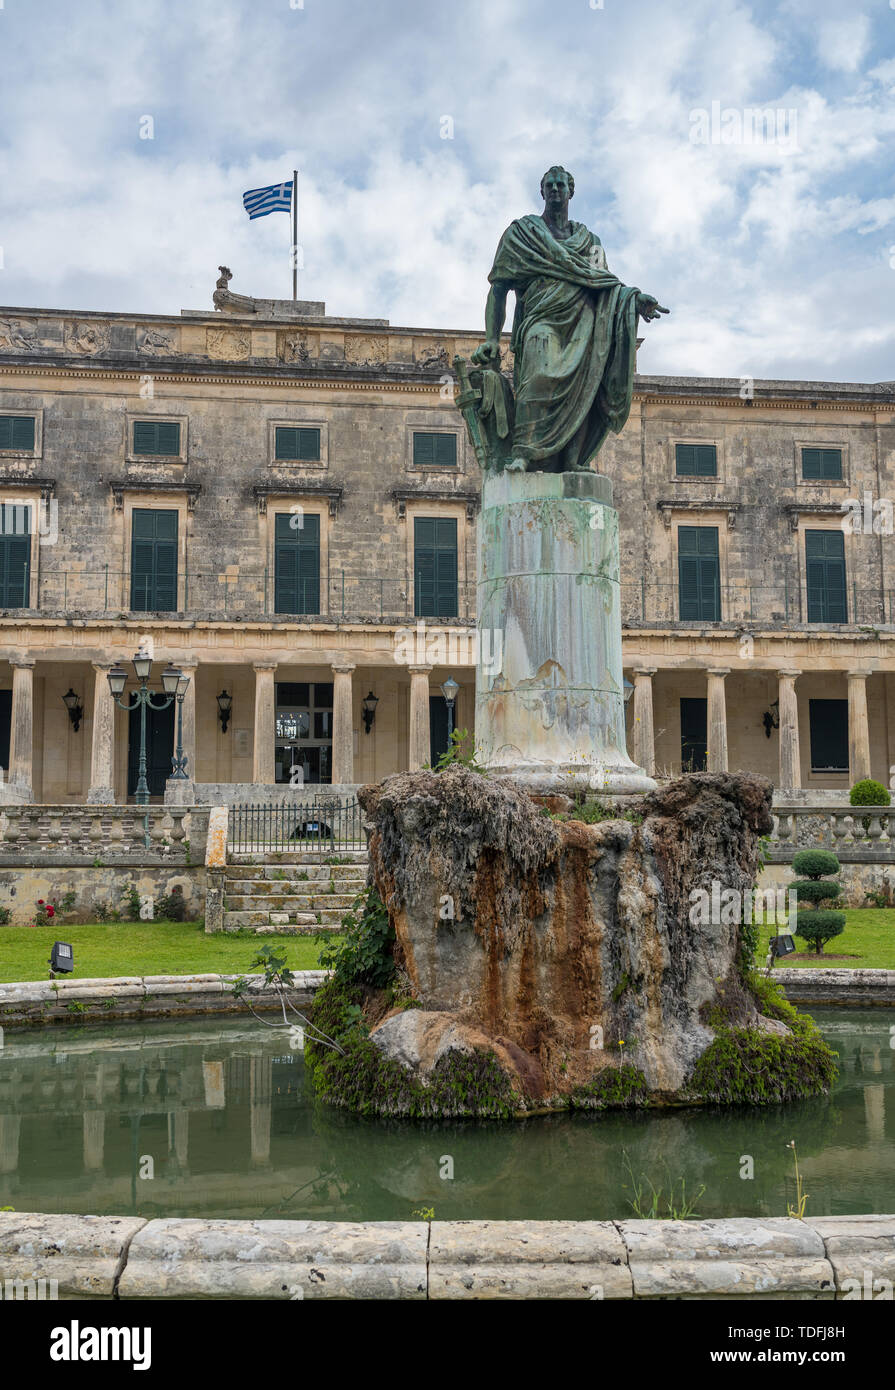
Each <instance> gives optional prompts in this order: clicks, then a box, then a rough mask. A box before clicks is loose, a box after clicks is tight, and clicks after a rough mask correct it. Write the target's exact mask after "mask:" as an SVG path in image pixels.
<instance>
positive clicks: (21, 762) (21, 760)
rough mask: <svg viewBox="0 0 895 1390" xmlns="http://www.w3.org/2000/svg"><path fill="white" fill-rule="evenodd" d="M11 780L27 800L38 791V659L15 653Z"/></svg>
mask: <svg viewBox="0 0 895 1390" xmlns="http://www.w3.org/2000/svg"><path fill="white" fill-rule="evenodd" d="M11 665H12V724H11V729H12V733H11V738H10V750H9V780H10V783H11V784H12V785H13V786H14V787H15V788H16V790H17V792H18V794H19V796H20V797H21V798H22V800H23V801H30V800H31V799H32V797H33V795H34V773H33V768H32V760H33V755H34V661H33V660H31V659H30V658H28V657H13V659H12V662H11Z"/></svg>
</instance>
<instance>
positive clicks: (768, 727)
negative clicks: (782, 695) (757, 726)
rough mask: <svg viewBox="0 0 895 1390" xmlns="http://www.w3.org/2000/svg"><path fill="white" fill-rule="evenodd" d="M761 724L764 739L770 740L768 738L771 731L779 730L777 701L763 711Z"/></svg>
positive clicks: (778, 706) (778, 703)
mask: <svg viewBox="0 0 895 1390" xmlns="http://www.w3.org/2000/svg"><path fill="white" fill-rule="evenodd" d="M761 722H762V724H763V725H764V731H765V737H766V738H770V737H771V731H772V730H773V729H779V728H780V701H779V700H775V701H774V703H773V704H772V705H771V707H770V709H766V710H765V712H764V714H763V715H762V716H761Z"/></svg>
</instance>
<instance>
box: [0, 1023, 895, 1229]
mask: <svg viewBox="0 0 895 1390" xmlns="http://www.w3.org/2000/svg"><path fill="white" fill-rule="evenodd" d="M815 1016H816V1018H817V1020H818V1022H819V1024H820V1025H821V1028H822V1031H823V1033H824V1036H825V1037H826V1038H827V1039H828V1041H829V1042H830V1043H831V1045H832V1046H833V1047H835V1048H836V1049H837V1050H838V1052H839V1054H840V1078H839V1082H838V1085H837V1088H836V1090H835V1092H834V1094H833V1095H832V1096H831V1097H830V1098H829V1099H822V1100H811V1101H802V1102H799V1103H798V1104H794V1105H789V1106H778V1107H774V1108H771V1109H747V1110H735V1111H734V1110H727V1111H725V1110H711V1111H705V1110H671V1111H667V1112H661V1113H657V1112H652V1113H634V1114H612V1113H609V1114H604V1115H596V1116H594V1115H575V1116H565V1115H564V1116H556V1117H547V1118H538V1119H531V1120H527V1121H523V1122H517V1123H507V1124H493V1123H491V1124H489V1123H486V1122H451V1123H443V1124H435V1123H429V1124H414V1123H410V1122H407V1121H395V1122H386V1121H382V1120H369V1119H361V1118H358V1117H356V1116H352V1115H346V1114H344V1113H343V1112H341V1111H337V1110H334V1109H332V1108H331V1107H328V1106H323V1105H320V1104H319V1103H318V1102H316V1101H315V1100H314V1098H313V1097H312V1096H310V1095H309V1094H308V1092H307V1089H306V1086H305V1075H304V1065H303V1062H302V1059H301V1057H300V1056H293V1055H289V1054H283V1053H280V1052H279V1051H278V1049H281V1048H284V1047H285V1046H286V1045H287V1043H286V1039H287V1038H288V1034H287V1033H285V1032H283V1033H282V1034H281V1033H279V1032H272V1031H271V1030H270V1029H268V1028H266V1027H264V1026H263V1025H262V1024H260V1023H259V1024H256V1023H255V1022H254V1021H243V1020H239V1021H232V1022H225V1023H223V1024H222V1023H220V1022H218V1021H202V1022H193V1021H186V1022H181V1023H161V1022H159V1023H152V1024H144V1025H141V1024H118V1025H114V1026H110V1027H106V1028H89V1027H85V1028H80V1029H77V1030H70V1029H66V1030H65V1031H62V1030H61V1029H60V1030H54V1031H53V1032H47V1033H42V1034H40V1035H35V1034H31V1033H24V1032H23V1033H12V1034H10V1033H7V1035H6V1047H5V1048H4V1049H3V1050H2V1051H0V1206H12V1207H14V1208H15V1209H16V1210H18V1211H57V1212H59V1211H67V1212H94V1213H97V1212H100V1213H127V1212H137V1213H140V1214H141V1215H144V1216H161V1215H164V1216H199V1215H204V1216H222V1217H275V1216H285V1217H293V1218H298V1217H303V1218H311V1219H318V1220H333V1219H335V1220H340V1219H343V1220H349V1219H353V1220H358V1219H365V1220H399V1219H401V1220H403V1219H407V1218H408V1217H409V1216H410V1215H411V1213H412V1212H413V1210H414V1209H415V1208H417V1207H420V1206H433V1207H434V1208H435V1211H436V1215H437V1216H438V1217H439V1218H442V1219H447V1218H452V1217H455V1218H456V1217H467V1218H471V1217H480V1218H494V1219H499V1218H504V1219H513V1218H515V1219H520V1218H523V1217H525V1218H528V1219H535V1218H543V1219H550V1218H552V1219H561V1218H566V1219H571V1218H577V1219H594V1220H595V1219H606V1218H609V1217H614V1218H619V1217H623V1216H627V1215H630V1214H631V1212H630V1207H629V1204H628V1199H629V1196H630V1192H629V1186H630V1180H629V1179H628V1178H626V1176H625V1170H624V1164H623V1159H624V1155H625V1154H627V1156H628V1159H629V1160H630V1164H631V1167H632V1168H633V1170H634V1172H635V1173H641V1172H642V1173H644V1174H646V1175H647V1176H648V1177H649V1178H651V1179H652V1181H653V1182H654V1183H655V1184H656V1186H661V1185H663V1183H664V1186H665V1188H666V1190H667V1189H668V1187H669V1186H670V1185H671V1183H672V1182H676V1183H677V1184H678V1186H679V1180H680V1179H681V1178H685V1179H686V1185H687V1192H688V1193H694V1192H696V1191H697V1190H698V1188H699V1187H700V1186H702V1185H704V1186H705V1192H704V1193H703V1195H702V1197H701V1198H700V1200H699V1202H698V1204H697V1211H698V1214H699V1215H700V1216H784V1215H785V1214H786V1204H787V1202H788V1201H792V1200H794V1196H795V1193H794V1185H793V1183H792V1179H791V1162H792V1155H791V1153H790V1152H789V1151H788V1150H787V1148H786V1145H787V1144H788V1142H789V1141H790V1140H791V1139H795V1141H796V1144H797V1147H798V1152H799V1161H800V1164H801V1166H802V1171H803V1174H804V1176H805V1183H806V1189H807V1191H808V1194H809V1198H808V1213H809V1215H812V1216H820V1215H826V1214H829V1213H834V1214H839V1213H849V1212H891V1211H895V1176H893V1173H892V1164H891V1151H890V1149H889V1145H890V1144H891V1143H892V1140H893V1139H895V1051H893V1050H892V1048H891V1047H890V1040H891V1039H890V1032H889V1023H888V1015H887V1014H886V1013H885V1012H884V1011H882V1010H872V1009H871V1010H854V1009H849V1010H833V1009H818V1010H817V1011H816V1014H815ZM745 1155H749V1156H751V1157H752V1159H753V1160H754V1178H752V1179H743V1178H741V1177H740V1173H741V1171H744V1170H748V1165H745V1164H743V1162H742V1159H743V1157H744V1156H745ZM446 1157H450V1158H451V1159H452V1160H453V1178H452V1179H444V1178H442V1177H441V1176H440V1174H441V1173H442V1172H445V1171H448V1170H449V1169H450V1165H449V1164H446V1163H445V1162H444V1161H443V1160H444V1159H445V1158H446ZM626 1184H627V1186H626Z"/></svg>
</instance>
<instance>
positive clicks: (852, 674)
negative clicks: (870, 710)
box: [848, 671, 870, 786]
mask: <svg viewBox="0 0 895 1390" xmlns="http://www.w3.org/2000/svg"><path fill="white" fill-rule="evenodd" d="M868 674H869V673H868V672H867V671H849V672H848V775H849V781H850V782H851V785H852V786H854V784H855V782H860V781H861V779H862V778H864V777H869V776H870V724H869V721H868V718H867V676H868Z"/></svg>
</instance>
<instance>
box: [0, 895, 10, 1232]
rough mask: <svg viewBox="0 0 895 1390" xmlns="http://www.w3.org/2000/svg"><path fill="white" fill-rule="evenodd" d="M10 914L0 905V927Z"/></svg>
mask: <svg viewBox="0 0 895 1390" xmlns="http://www.w3.org/2000/svg"><path fill="white" fill-rule="evenodd" d="M11 916H12V912H11V911H10V909H9V908H8V907H0V927H5V926H7V924H8V922H9V919H10V917H11ZM2 1210H3V1208H2V1207H0V1211H2Z"/></svg>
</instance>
